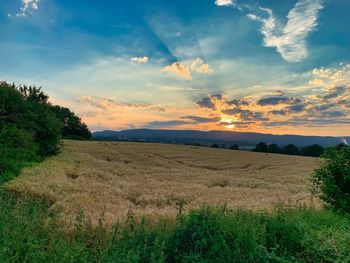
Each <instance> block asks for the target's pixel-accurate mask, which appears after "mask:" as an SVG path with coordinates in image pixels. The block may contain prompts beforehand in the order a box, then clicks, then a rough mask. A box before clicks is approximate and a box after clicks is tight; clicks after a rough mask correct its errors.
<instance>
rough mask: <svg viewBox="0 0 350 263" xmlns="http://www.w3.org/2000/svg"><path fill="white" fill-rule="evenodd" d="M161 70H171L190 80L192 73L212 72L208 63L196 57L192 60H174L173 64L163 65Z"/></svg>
mask: <svg viewBox="0 0 350 263" xmlns="http://www.w3.org/2000/svg"><path fill="white" fill-rule="evenodd" d="M163 71H168V72H172V73H174V74H175V75H177V76H178V77H180V78H182V79H185V80H192V79H193V73H197V74H202V75H204V74H210V73H212V70H211V68H210V66H209V64H207V63H205V62H204V60H203V59H201V58H197V59H195V60H194V61H192V62H174V63H173V64H171V65H169V66H166V67H164V68H163Z"/></svg>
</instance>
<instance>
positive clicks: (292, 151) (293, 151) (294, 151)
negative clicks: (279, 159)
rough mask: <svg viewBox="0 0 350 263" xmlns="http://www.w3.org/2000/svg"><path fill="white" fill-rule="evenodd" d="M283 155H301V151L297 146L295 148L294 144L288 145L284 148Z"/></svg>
mask: <svg viewBox="0 0 350 263" xmlns="http://www.w3.org/2000/svg"><path fill="white" fill-rule="evenodd" d="M283 154H287V155H299V154H300V151H299V148H298V147H297V146H295V145H294V144H288V145H286V146H284V147H283Z"/></svg>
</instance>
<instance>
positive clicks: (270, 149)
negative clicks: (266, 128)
mask: <svg viewBox="0 0 350 263" xmlns="http://www.w3.org/2000/svg"><path fill="white" fill-rule="evenodd" d="M268 152H269V153H281V152H282V149H281V148H280V147H278V145H277V144H275V143H272V144H270V145H269V147H268Z"/></svg>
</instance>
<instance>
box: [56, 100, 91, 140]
mask: <svg viewBox="0 0 350 263" xmlns="http://www.w3.org/2000/svg"><path fill="white" fill-rule="evenodd" d="M51 109H52V111H53V112H54V113H55V114H56V117H57V118H58V119H59V120H60V121H61V123H62V124H63V129H62V136H63V137H64V138H67V139H91V132H90V130H89V129H88V127H87V126H86V124H85V123H83V122H82V120H81V119H80V118H79V117H78V116H76V115H75V114H74V112H72V111H71V110H70V109H68V108H65V107H61V106H53V107H51Z"/></svg>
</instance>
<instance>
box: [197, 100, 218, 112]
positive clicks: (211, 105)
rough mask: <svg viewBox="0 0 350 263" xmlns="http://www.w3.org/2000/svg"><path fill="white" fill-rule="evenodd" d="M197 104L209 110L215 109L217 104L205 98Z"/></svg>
mask: <svg viewBox="0 0 350 263" xmlns="http://www.w3.org/2000/svg"><path fill="white" fill-rule="evenodd" d="M196 104H198V105H199V106H200V107H202V108H208V109H213V110H214V109H215V108H216V107H215V103H214V102H213V101H212V100H211V98H203V99H201V100H199V101H196Z"/></svg>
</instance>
